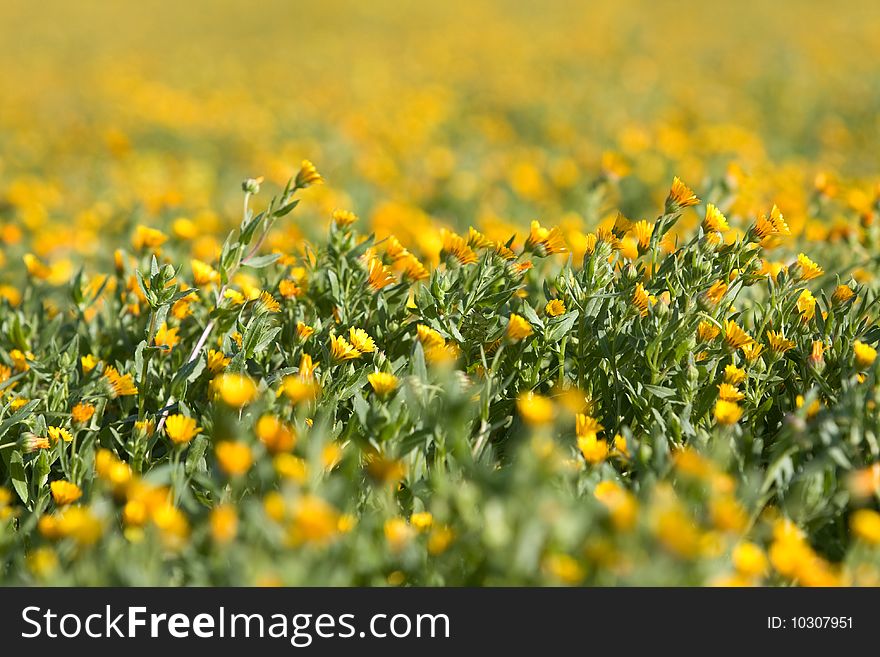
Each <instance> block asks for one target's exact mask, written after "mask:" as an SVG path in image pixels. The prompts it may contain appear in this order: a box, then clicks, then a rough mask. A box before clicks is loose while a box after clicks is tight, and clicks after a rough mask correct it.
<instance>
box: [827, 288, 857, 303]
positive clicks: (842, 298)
mask: <svg viewBox="0 0 880 657" xmlns="http://www.w3.org/2000/svg"><path fill="white" fill-rule="evenodd" d="M855 295H856V293H855V292H853V291H852V288H850V287H849V285H838V286H837V287H836V288H834V294H832V295H831V300H832V301H833V302H834V303H846V302H847V301H849V300H850V299H852V298H853V297H854V296H855Z"/></svg>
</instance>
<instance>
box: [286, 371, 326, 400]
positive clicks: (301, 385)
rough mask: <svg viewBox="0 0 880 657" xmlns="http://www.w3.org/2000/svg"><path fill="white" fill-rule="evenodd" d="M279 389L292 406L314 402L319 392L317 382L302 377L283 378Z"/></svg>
mask: <svg viewBox="0 0 880 657" xmlns="http://www.w3.org/2000/svg"><path fill="white" fill-rule="evenodd" d="M281 389H282V391H283V392H284V394H285V395H287V398H288V399H290V401H292V402H293V403H294V404H299V403H301V402H310V401H314V400H315V399H317V397H318V393H320V391H321V388H320V387H319V385H318V383H317V382H315V381H313V380H311V379H307V378H303V377H302V376H285V377H284V379H282V382H281Z"/></svg>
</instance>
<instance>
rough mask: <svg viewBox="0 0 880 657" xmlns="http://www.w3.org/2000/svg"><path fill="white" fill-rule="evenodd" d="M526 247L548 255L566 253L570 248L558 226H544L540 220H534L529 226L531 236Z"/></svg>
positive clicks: (541, 254) (539, 253)
mask: <svg viewBox="0 0 880 657" xmlns="http://www.w3.org/2000/svg"><path fill="white" fill-rule="evenodd" d="M526 249H528V250H531V251H534V252H535V253H536V254H537V255H540V256H548V255H552V254H554V253H565V252H566V251H568V248H567V247H566V246H565V240H564V239H563V238H562V232H561V231H560V230H559V228H558V227H557V226H554V227H553V228H544V227H542V226H541V224H540V222H538V221H533V222H532V223H531V226H530V228H529V237H528V239H527V240H526Z"/></svg>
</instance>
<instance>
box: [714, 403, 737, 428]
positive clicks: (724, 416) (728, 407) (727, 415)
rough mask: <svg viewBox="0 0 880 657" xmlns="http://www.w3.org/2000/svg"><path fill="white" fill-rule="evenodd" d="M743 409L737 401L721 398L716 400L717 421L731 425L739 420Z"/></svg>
mask: <svg viewBox="0 0 880 657" xmlns="http://www.w3.org/2000/svg"><path fill="white" fill-rule="evenodd" d="M742 414H743V412H742V409H741V408H740V407H739V405H738V404H737V403H735V402H731V401H726V400H724V399H719V400H718V401H716V402H715V421H716V422H718V424H724V425H730V424H736V423H737V422H739V420H740V418H741V417H742Z"/></svg>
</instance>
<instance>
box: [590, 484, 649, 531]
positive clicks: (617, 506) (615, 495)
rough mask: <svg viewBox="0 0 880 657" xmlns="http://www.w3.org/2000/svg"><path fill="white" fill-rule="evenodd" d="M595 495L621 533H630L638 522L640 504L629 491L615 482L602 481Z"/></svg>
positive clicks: (597, 486)
mask: <svg viewBox="0 0 880 657" xmlns="http://www.w3.org/2000/svg"><path fill="white" fill-rule="evenodd" d="M593 495H594V496H595V497H596V499H597V500H599V502H600V503H601V504H602V505H603V506H605V508H606V509H608V512H609V513H610V514H611V522H612V524H613V525H614V527H615V528H616V529H617V530H619V531H629V530H630V529H632V528H633V527H634V526H635V524H636V520H637V514H638V508H639V507H638V502H636V499H635V497H634V496H633V494H632V493H630V492H629V491H628V490H626V489H624V488H623V487H622V486H620V484H618V483H616V482H614V481H600V482H599V483H598V484H597V485H596V488H595V490H594V491H593Z"/></svg>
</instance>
